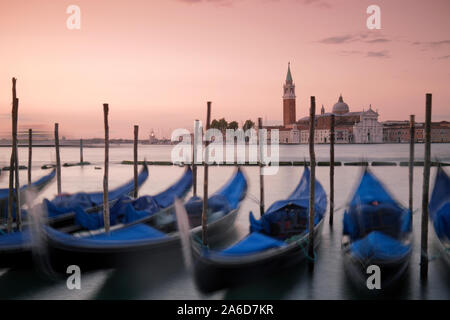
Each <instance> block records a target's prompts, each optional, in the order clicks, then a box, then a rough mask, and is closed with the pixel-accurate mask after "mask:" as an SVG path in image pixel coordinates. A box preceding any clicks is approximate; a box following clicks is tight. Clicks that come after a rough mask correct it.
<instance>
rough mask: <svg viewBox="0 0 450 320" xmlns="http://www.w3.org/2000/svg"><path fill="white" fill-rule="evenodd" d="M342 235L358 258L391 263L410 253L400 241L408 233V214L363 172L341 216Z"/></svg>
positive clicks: (372, 178)
mask: <svg viewBox="0 0 450 320" xmlns="http://www.w3.org/2000/svg"><path fill="white" fill-rule="evenodd" d="M343 224H344V235H347V236H349V237H350V241H351V244H350V251H351V252H352V254H353V255H354V256H355V257H358V258H360V259H369V260H370V259H377V260H387V261H389V260H395V259H400V258H402V257H404V256H405V255H407V254H409V253H410V251H411V245H410V244H403V243H402V240H403V239H404V238H405V237H406V236H407V235H409V234H410V233H411V231H412V221H411V212H410V211H409V210H408V209H406V208H403V207H402V206H401V205H400V204H399V203H398V202H397V201H396V200H395V199H394V198H393V197H392V196H391V195H390V194H389V193H388V192H387V190H386V188H385V187H384V186H383V185H382V183H381V182H380V181H379V180H378V179H377V178H376V177H375V176H374V175H373V174H372V173H371V172H370V171H369V170H365V171H364V173H363V175H362V177H361V181H360V183H359V185H358V187H357V189H356V191H355V193H354V195H353V197H352V199H351V201H350V204H349V207H348V208H347V210H346V211H345V213H344V219H343Z"/></svg>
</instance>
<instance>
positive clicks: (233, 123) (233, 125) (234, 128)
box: [227, 121, 239, 130]
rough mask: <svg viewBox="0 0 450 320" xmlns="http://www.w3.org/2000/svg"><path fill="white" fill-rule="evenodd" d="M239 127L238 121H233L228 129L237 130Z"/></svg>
mask: <svg viewBox="0 0 450 320" xmlns="http://www.w3.org/2000/svg"><path fill="white" fill-rule="evenodd" d="M237 128H239V124H238V123H237V122H236V121H231V122H229V123H228V127H227V129H233V130H237Z"/></svg>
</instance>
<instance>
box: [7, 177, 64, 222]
mask: <svg viewBox="0 0 450 320" xmlns="http://www.w3.org/2000/svg"><path fill="white" fill-rule="evenodd" d="M55 175H56V170H55V169H53V170H52V171H51V172H50V173H49V174H47V175H45V176H43V177H41V178H39V179H38V180H36V181H35V182H32V183H31V188H30V186H29V185H24V186H22V187H21V188H20V199H21V200H22V204H24V203H26V194H27V193H26V191H27V190H32V191H33V192H35V193H38V192H41V191H42V190H43V189H44V188H45V187H47V186H48V185H49V184H50V183H51V182H52V181H53V179H54V178H55ZM8 197H9V189H8V188H5V189H0V224H3V223H6V221H7V217H8ZM15 211H16V210H15V205H14V206H13V218H15V214H16V213H15Z"/></svg>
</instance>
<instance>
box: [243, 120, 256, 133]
mask: <svg viewBox="0 0 450 320" xmlns="http://www.w3.org/2000/svg"><path fill="white" fill-rule="evenodd" d="M254 127H255V123H254V122H253V121H252V120H246V121H245V122H244V125H243V126H242V129H244V131H247V130H248V129H252V128H254Z"/></svg>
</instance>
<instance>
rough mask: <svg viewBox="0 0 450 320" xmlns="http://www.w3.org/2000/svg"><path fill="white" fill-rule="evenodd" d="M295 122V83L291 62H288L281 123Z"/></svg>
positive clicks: (285, 124)
mask: <svg viewBox="0 0 450 320" xmlns="http://www.w3.org/2000/svg"><path fill="white" fill-rule="evenodd" d="M293 123H295V84H294V81H293V80H292V75H291V63H290V62H289V63H288V71H287V75H286V82H285V84H284V85H283V125H284V126H287V125H290V124H293Z"/></svg>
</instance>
